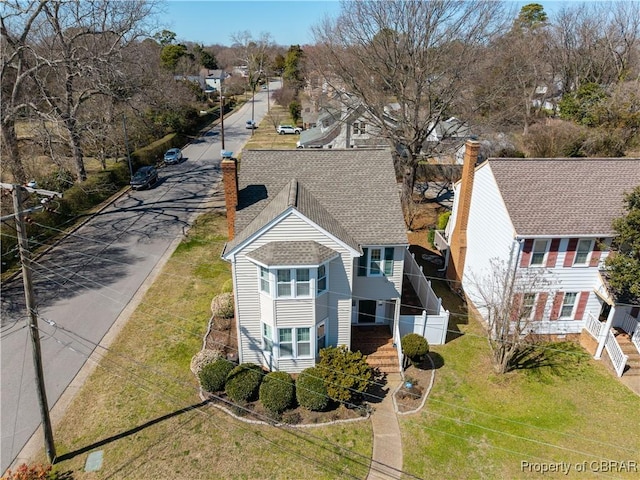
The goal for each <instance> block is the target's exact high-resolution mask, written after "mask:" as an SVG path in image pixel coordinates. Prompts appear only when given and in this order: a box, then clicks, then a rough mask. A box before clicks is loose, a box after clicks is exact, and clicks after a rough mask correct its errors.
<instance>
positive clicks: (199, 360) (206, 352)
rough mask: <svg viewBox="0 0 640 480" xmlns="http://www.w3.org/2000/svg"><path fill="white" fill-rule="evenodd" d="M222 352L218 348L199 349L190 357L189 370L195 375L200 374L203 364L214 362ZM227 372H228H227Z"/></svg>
mask: <svg viewBox="0 0 640 480" xmlns="http://www.w3.org/2000/svg"><path fill="white" fill-rule="evenodd" d="M222 356H223V355H222V352H221V351H220V350H210V349H208V348H205V349H202V350H200V351H199V352H198V353H196V354H195V355H194V356H193V358H192V359H191V365H190V367H191V371H192V372H193V373H194V374H195V375H196V376H199V375H200V371H201V370H202V368H203V367H204V366H205V365H208V364H210V363H213V362H215V361H216V360H218V359H219V358H221V357H222ZM227 373H228V372H227Z"/></svg>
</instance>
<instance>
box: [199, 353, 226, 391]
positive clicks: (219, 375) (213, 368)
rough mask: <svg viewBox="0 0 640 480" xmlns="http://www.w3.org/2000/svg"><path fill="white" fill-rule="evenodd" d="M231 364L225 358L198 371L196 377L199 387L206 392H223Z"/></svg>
mask: <svg viewBox="0 0 640 480" xmlns="http://www.w3.org/2000/svg"><path fill="white" fill-rule="evenodd" d="M233 367H234V365H233V363H231V362H230V361H229V360H227V359H226V358H218V359H217V360H216V361H215V362H213V363H208V364H206V365H205V366H204V367H202V369H201V370H200V373H199V375H198V377H199V378H200V385H202V388H204V389H205V390H206V391H207V392H212V393H213V392H219V391H221V390H224V384H225V383H226V381H227V376H228V375H229V372H230V371H231V370H233Z"/></svg>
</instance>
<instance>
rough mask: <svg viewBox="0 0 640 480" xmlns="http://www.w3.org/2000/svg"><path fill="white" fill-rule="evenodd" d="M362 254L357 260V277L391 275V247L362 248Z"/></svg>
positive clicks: (392, 250)
mask: <svg viewBox="0 0 640 480" xmlns="http://www.w3.org/2000/svg"><path fill="white" fill-rule="evenodd" d="M362 252H363V253H362V256H361V257H360V258H359V259H358V276H359V277H365V276H369V277H379V276H381V275H383V274H384V275H387V276H390V275H393V252H394V248H393V247H386V248H381V247H372V248H363V249H362Z"/></svg>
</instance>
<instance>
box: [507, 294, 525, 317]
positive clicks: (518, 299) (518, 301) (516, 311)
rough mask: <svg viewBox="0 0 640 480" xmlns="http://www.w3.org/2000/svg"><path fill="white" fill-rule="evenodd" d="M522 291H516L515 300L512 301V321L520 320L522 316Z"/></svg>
mask: <svg viewBox="0 0 640 480" xmlns="http://www.w3.org/2000/svg"><path fill="white" fill-rule="evenodd" d="M522 299H523V296H522V293H514V294H513V302H512V303H511V312H510V317H511V321H512V322H513V321H515V320H518V317H519V316H520V308H521V307H522Z"/></svg>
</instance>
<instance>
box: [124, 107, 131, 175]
mask: <svg viewBox="0 0 640 480" xmlns="http://www.w3.org/2000/svg"><path fill="white" fill-rule="evenodd" d="M122 128H123V130H124V148H126V149H127V161H128V162H129V178H130V179H131V178H133V166H132V165H131V154H130V153H129V136H128V135H127V117H125V116H124V115H123V116H122Z"/></svg>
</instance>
